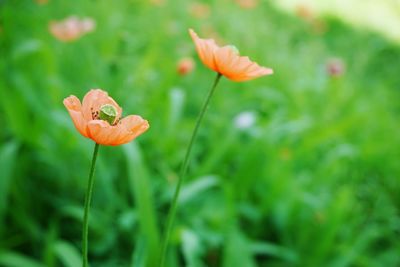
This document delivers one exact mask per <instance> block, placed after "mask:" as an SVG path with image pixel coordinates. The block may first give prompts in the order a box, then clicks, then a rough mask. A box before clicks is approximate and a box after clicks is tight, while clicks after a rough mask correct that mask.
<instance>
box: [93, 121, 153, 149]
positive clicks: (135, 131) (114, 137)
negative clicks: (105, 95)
mask: <svg viewBox="0 0 400 267" xmlns="http://www.w3.org/2000/svg"><path fill="white" fill-rule="evenodd" d="M148 128H149V124H148V122H147V121H146V120H144V119H142V118H141V117H140V116H137V115H130V116H127V117H125V118H123V119H122V120H121V121H120V122H119V123H118V124H117V125H110V124H109V123H108V122H106V121H103V120H92V121H90V122H89V123H88V129H89V135H90V138H91V139H93V140H94V141H95V142H96V143H98V144H101V145H107V146H117V145H123V144H126V143H129V142H130V141H132V140H133V139H135V138H136V137H137V136H139V135H141V134H142V133H144V132H145V131H146V130H147V129H148Z"/></svg>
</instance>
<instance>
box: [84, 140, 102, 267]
mask: <svg viewBox="0 0 400 267" xmlns="http://www.w3.org/2000/svg"><path fill="white" fill-rule="evenodd" d="M99 147H100V145H99V144H96V145H95V146H94V151H93V158H92V166H91V167H90V173H89V180H88V186H87V189H86V196H85V211H84V214H83V229H82V254H83V255H82V257H83V259H82V267H88V266H89V260H88V230H89V209H90V202H91V200H92V192H93V183H94V179H93V174H94V167H95V165H96V159H97V154H98V152H99Z"/></svg>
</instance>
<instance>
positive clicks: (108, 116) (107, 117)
mask: <svg viewBox="0 0 400 267" xmlns="http://www.w3.org/2000/svg"><path fill="white" fill-rule="evenodd" d="M117 115H118V112H117V109H116V108H115V107H114V106H113V105H110V104H105V105H103V106H101V108H100V120H103V121H107V122H108V123H109V124H110V125H113V124H114V122H115V119H116V118H117Z"/></svg>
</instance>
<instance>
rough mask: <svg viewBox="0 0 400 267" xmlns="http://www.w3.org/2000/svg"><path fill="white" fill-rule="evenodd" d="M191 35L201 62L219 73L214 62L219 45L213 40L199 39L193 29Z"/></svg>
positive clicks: (190, 31)
mask: <svg viewBox="0 0 400 267" xmlns="http://www.w3.org/2000/svg"><path fill="white" fill-rule="evenodd" d="M189 33H190V36H191V37H192V39H193V42H194V44H195V45H196V50H197V53H198V55H199V57H200V59H201V61H202V62H203V63H204V65H206V66H207V67H209V68H210V69H212V70H213V71H217V66H216V64H215V61H214V52H215V51H216V50H217V49H218V48H219V47H218V45H217V44H216V43H215V41H214V40H213V39H201V38H199V36H198V35H197V34H196V33H195V32H194V31H193V30H192V29H189Z"/></svg>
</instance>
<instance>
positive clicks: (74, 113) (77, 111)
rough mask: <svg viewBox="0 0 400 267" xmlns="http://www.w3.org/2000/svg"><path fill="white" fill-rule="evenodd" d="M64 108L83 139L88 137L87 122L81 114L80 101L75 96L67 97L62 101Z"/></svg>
mask: <svg viewBox="0 0 400 267" xmlns="http://www.w3.org/2000/svg"><path fill="white" fill-rule="evenodd" d="M63 103H64V106H65V107H66V108H67V110H68V113H69V115H70V116H71V118H72V121H73V123H74V125H75V127H76V129H77V130H78V131H79V133H81V134H82V135H83V136H85V137H89V136H88V132H87V121H86V120H85V118H84V117H83V114H82V105H81V101H79V99H78V98H77V97H76V96H73V95H71V96H69V97H67V98H65V99H64V101H63Z"/></svg>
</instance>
